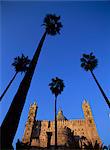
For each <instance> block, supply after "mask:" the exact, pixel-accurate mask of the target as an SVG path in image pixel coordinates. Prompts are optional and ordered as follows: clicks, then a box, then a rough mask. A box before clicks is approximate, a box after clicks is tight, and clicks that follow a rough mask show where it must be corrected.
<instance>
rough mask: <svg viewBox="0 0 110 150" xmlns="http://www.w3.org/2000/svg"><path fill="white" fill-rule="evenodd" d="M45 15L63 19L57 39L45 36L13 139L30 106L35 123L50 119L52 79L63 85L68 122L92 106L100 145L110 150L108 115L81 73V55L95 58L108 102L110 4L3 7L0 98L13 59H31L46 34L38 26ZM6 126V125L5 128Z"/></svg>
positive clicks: (15, 4)
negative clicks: (33, 105) (33, 107)
mask: <svg viewBox="0 0 110 150" xmlns="http://www.w3.org/2000/svg"><path fill="white" fill-rule="evenodd" d="M48 13H55V14H56V15H60V16H61V22H62V24H63V28H62V30H61V34H60V35H56V36H54V37H52V36H47V38H46V40H45V42H44V45H43V48H42V52H41V55H40V58H39V61H38V65H37V67H36V70H35V73H34V76H33V80H32V82H31V87H30V89H29V92H28V95H27V100H26V103H25V106H24V109H23V112H22V116H21V120H20V123H19V128H18V131H17V134H16V136H15V140H14V144H15V143H16V141H17V139H18V138H19V139H20V140H21V139H22V136H23V132H24V128H25V122H26V120H27V116H28V111H29V106H30V104H31V103H33V102H34V101H36V102H37V104H38V113H37V117H36V119H40V120H42V119H44V120H46V119H47V120H53V119H54V96H53V95H52V94H51V91H50V89H49V87H48V84H49V82H50V81H51V79H52V78H53V77H56V76H58V77H59V78H61V79H63V80H64V83H65V89H64V91H63V92H62V94H61V95H60V96H59V97H58V109H59V108H62V110H63V112H64V115H65V116H66V117H67V118H68V119H80V118H83V117H84V116H83V111H82V106H81V105H82V102H83V100H84V99H86V100H87V101H88V102H89V103H90V106H91V109H92V112H93V116H94V119H95V123H96V126H97V131H98V134H99V136H100V138H101V140H102V142H103V143H104V144H106V145H108V144H110V118H109V113H110V110H109V108H108V106H107V104H106V103H105V101H104V99H103V97H102V95H101V93H100V91H99V89H98V87H97V86H96V83H95V81H94V80H93V78H92V76H91V74H90V73H89V72H85V71H84V70H83V69H82V68H81V67H80V57H81V55H82V53H90V52H94V54H95V55H96V57H97V58H98V62H99V64H98V67H97V68H96V69H95V70H94V73H95V75H96V77H97V79H98V80H99V82H100V84H101V85H102V87H103V89H104V91H105V93H106V94H107V96H108V98H109V97H110V69H109V70H108V68H110V1H108V2H107V1H105V2H104V1H102V2H96V1H94V2H74V1H73V2H72V1H71V2H37V1H33V2H30V1H27V2H26V1H25V2H22V1H21V2H14V1H13V2H8V1H7V2H6V1H4V2H3V1H2V2H1V17H2V18H1V21H2V23H1V47H0V57H1V58H0V59H1V62H0V63H1V64H0V76H1V80H0V85H1V86H0V87H1V89H0V93H2V92H3V90H4V88H5V87H6V85H7V83H8V82H9V81H10V79H11V78H12V76H13V75H14V73H15V71H14V69H13V68H12V66H11V64H12V62H13V58H14V57H16V56H18V55H21V54H22V53H24V54H25V55H28V56H29V58H30V59H31V58H32V56H33V54H34V51H35V49H36V47H37V45H38V42H39V40H40V38H41V36H42V34H43V33H44V27H43V26H41V25H42V23H43V18H44V17H45V15H46V14H48ZM22 78H23V74H18V76H17V77H16V80H15V81H14V82H13V84H12V86H11V87H10V89H9V90H8V92H7V94H6V95H5V97H4V99H3V100H2V102H1V103H0V107H1V108H0V109H1V117H0V124H1V123H2V121H3V119H4V117H5V115H6V113H7V110H8V108H9V106H10V104H11V102H12V100H13V97H14V95H15V93H16V91H17V89H18V87H19V84H20V81H21V80H22ZM9 126H10V125H9Z"/></svg>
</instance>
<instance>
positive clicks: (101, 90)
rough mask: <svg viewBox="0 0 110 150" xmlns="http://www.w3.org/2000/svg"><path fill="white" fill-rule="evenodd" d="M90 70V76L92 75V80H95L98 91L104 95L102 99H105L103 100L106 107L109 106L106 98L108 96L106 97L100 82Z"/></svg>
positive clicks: (109, 102)
mask: <svg viewBox="0 0 110 150" xmlns="http://www.w3.org/2000/svg"><path fill="white" fill-rule="evenodd" d="M90 72H91V74H92V76H93V78H94V80H95V82H96V84H97V86H98V88H99V90H100V92H101V93H102V95H103V97H104V99H105V101H106V103H107V105H108V107H109V108H110V101H109V100H108V98H107V96H106V94H105V92H104V91H103V89H102V87H101V86H100V84H99V82H98V80H97V79H96V77H95V75H94V73H93V72H92V71H90Z"/></svg>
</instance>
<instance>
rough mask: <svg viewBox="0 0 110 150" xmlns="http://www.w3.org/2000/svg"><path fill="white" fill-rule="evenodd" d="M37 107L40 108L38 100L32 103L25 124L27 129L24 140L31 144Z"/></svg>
mask: <svg viewBox="0 0 110 150" xmlns="http://www.w3.org/2000/svg"><path fill="white" fill-rule="evenodd" d="M37 109H38V106H37V104H36V102H34V104H31V105H30V109H29V114H28V119H27V122H26V125H25V131H24V135H23V138H22V142H23V143H27V144H28V145H30V144H31V135H32V130H33V126H34V123H35V118H36V113H37Z"/></svg>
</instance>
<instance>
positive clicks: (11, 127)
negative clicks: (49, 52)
mask: <svg viewBox="0 0 110 150" xmlns="http://www.w3.org/2000/svg"><path fill="white" fill-rule="evenodd" d="M46 34H47V33H46V32H45V33H44V34H43V36H42V38H41V40H40V42H39V45H38V47H37V49H36V51H35V54H34V56H33V58H32V60H31V62H30V65H29V68H28V70H27V72H26V74H25V76H24V78H23V80H22V81H21V83H20V86H19V88H18V91H17V93H16V94H15V96H14V98H13V101H12V103H11V106H10V108H9V110H8V113H7V115H6V117H5V119H4V121H3V123H2V125H1V147H2V149H3V148H4V149H7V148H9V146H10V147H11V146H12V142H13V139H14V136H15V134H16V131H17V128H18V124H19V121H20V117H21V113H22V110H23V107H24V104H25V101H26V96H27V93H28V90H29V87H30V84H31V80H32V77H33V74H34V71H35V67H36V64H37V62H38V58H39V55H40V52H41V48H42V45H43V43H44V40H45V38H46Z"/></svg>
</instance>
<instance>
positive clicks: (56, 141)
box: [55, 96, 57, 149]
mask: <svg viewBox="0 0 110 150" xmlns="http://www.w3.org/2000/svg"><path fill="white" fill-rule="evenodd" d="M55 149H57V96H55Z"/></svg>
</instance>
